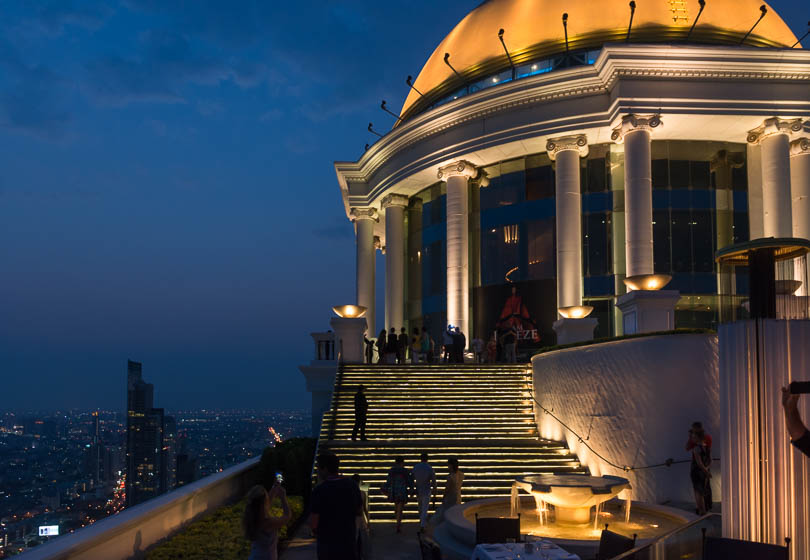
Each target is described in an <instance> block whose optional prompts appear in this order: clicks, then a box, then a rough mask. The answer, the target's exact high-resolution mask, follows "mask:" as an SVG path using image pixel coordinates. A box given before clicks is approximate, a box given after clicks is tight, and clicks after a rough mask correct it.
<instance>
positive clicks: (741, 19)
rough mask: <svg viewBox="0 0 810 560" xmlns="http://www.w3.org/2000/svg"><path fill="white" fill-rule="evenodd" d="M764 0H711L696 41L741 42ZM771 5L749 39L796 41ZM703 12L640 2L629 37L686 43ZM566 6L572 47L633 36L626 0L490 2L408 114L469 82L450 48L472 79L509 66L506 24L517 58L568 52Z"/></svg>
mask: <svg viewBox="0 0 810 560" xmlns="http://www.w3.org/2000/svg"><path fill="white" fill-rule="evenodd" d="M762 5H763V3H762V1H761V0H707V1H706V7H705V9H704V10H703V13H702V14H701V16H700V19H699V20H698V24H697V25H696V26H695V29H694V31H693V32H692V35H691V37H690V42H692V43H719V44H738V43H739V42H740V40H741V39H742V38H743V37H744V36H745V34H746V33H747V32H748V31H749V30H750V29H751V27H752V26H753V25H754V23H755V22H756V21H757V19H758V18H759V16H760V15H761V13H760V6H762ZM766 6H767V5H766ZM767 7H768V12H767V14H766V15H765V17H764V18H763V19H762V21H760V22H759V24H758V25H757V26H756V28H755V29H754V31H753V32H752V33H751V35H750V36H749V37H748V38H747V39H746V41H745V44H746V45H751V46H760V47H763V46H767V47H790V46H792V45H793V44H794V43H795V42H796V36H795V35H794V34H793V32H792V31H791V30H790V28H789V27H788V26H787V25H786V24H785V22H784V21H782V18H780V17H779V15H778V14H777V13H776V12H775V11H774V10H773V9H772V8H770V6H767ZM699 10H700V5H699V4H698V0H638V1H637V2H636V10H635V15H634V17H633V28H632V33H631V39H630V40H631V41H633V42H646V43H655V42H669V41H671V42H677V41H679V40H681V41H682V40H684V39H685V38H686V35H687V33H688V32H689V29H690V27H691V26H692V24H693V23H694V20H695V17H696V16H697V14H698V12H699ZM564 12H565V13H568V43H569V48H570V49H571V50H572V51H573V50H581V49H597V48H600V47H601V45H603V44H604V43H607V42H619V41H624V40H625V38H626V36H627V25H628V23H629V20H630V8H629V5H628V1H627V0H568V1H565V2H562V1H559V0H487V1H486V2H484V3H483V4H481V5H480V6H478V7H477V8H476V9H474V10H473V11H472V12H470V13H469V14H467V17H465V18H464V19H463V20H461V22H460V23H459V24H458V25H456V27H455V28H454V29H453V30H452V31H451V32H450V34H449V35H447V37H445V38H444V40H443V41H442V42H441V43H439V46H438V47H436V50H435V51H433V54H432V55H431V56H430V58H429V59H428V61H427V63H426V64H425V66H424V67H423V68H422V71H421V72H420V73H419V76H418V77H417V78H416V81H415V82H414V86H415V87H416V89H418V90H419V91H421V92H422V93H423V94H424V95H425V97H424V98H420V97H419V95H418V94H417V93H416V92H415V91H413V90H411V91H410V93H409V95H408V97H407V99H406V100H405V104H404V105H403V107H402V111H401V113H400V114H401V116H403V118H407V117H408V116H410V115H413V114H416V113H418V112H420V111H422V110H424V109H425V108H426V107H427V106H429V105H430V104H431V103H433V102H435V101H436V100H437V99H438V98H440V97H442V96H445V95H448V94H449V93H451V92H452V91H453V90H457V89H458V88H459V87H461V86H463V84H462V82H461V81H460V80H459V79H458V78H457V77H455V76H454V74H453V71H452V70H451V69H450V68H448V66H447V65H446V64H445V63H444V55H445V53H450V63H451V64H452V65H453V67H454V68H455V69H456V70H457V71H458V72H460V73H461V74H462V76H464V78H465V79H466V80H468V81H473V80H475V79H478V78H480V77H482V76H486V75H491V74H493V73H495V72H499V71H501V70H504V69H508V68H509V62H508V60H507V58H506V55H505V54H504V51H503V47H502V46H501V43H500V41H499V40H498V30H499V29H504V36H503V37H504V41H505V42H506V46H507V47H508V48H509V53H510V55H511V56H512V59H513V61H514V62H515V64H520V63H523V62H528V61H530V60H537V59H540V58H543V57H547V56H552V55H555V54H560V53H563V52H564V51H565V40H564V35H563V25H562V14H563V13H564Z"/></svg>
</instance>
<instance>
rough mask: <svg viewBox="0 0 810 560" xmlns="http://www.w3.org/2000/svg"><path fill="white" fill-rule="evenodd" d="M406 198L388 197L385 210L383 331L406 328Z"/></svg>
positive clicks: (402, 196)
mask: <svg viewBox="0 0 810 560" xmlns="http://www.w3.org/2000/svg"><path fill="white" fill-rule="evenodd" d="M407 206H408V197H407V196H405V195H402V194H389V195H388V196H386V197H385V198H384V199H383V200H382V207H383V209H384V210H385V330H386V331H389V332H390V330H391V327H394V328H395V329H396V331H397V333H399V329H401V328H402V327H404V326H405V208H407Z"/></svg>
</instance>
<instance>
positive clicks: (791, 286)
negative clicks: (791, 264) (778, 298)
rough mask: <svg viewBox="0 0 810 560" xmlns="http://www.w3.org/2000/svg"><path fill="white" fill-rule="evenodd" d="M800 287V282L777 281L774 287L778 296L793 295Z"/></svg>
mask: <svg viewBox="0 0 810 560" xmlns="http://www.w3.org/2000/svg"><path fill="white" fill-rule="evenodd" d="M801 286H802V281H801V280H777V281H776V282H775V286H774V287H775V288H776V293H777V294H778V295H782V296H789V295H793V294H795V293H796V290H798V289H799V288H801Z"/></svg>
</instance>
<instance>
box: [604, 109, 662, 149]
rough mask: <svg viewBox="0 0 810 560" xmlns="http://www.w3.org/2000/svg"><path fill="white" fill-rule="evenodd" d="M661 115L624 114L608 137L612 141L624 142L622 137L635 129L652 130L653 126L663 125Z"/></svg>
mask: <svg viewBox="0 0 810 560" xmlns="http://www.w3.org/2000/svg"><path fill="white" fill-rule="evenodd" d="M663 124H664V123H662V122H661V115H634V114H631V115H625V116H623V117H622V122H621V124H620V125H619V126H617V127H616V128H614V129H613V133H612V134H611V135H610V139H611V140H613V141H614V142H618V143H621V142H624V137H625V136H627V135H628V134H630V133H631V132H636V131H637V130H646V131H648V132H652V131H653V129H654V128H658V127H659V126H661V125H663Z"/></svg>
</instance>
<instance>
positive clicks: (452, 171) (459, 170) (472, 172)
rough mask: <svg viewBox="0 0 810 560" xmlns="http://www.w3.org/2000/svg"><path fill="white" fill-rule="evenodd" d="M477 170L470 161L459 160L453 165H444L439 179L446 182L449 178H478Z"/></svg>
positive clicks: (440, 169)
mask: <svg viewBox="0 0 810 560" xmlns="http://www.w3.org/2000/svg"><path fill="white" fill-rule="evenodd" d="M476 173H477V169H476V168H475V166H474V165H473V164H472V163H470V162H469V161H465V160H463V159H462V160H459V161H454V162H453V163H450V164H447V165H443V166H442V167H440V168H439V172H438V174H437V177H438V178H439V179H441V180H442V181H446V180H447V179H448V178H449V177H457V176H463V177H467V178H468V179H472V178H474V177H475V176H476Z"/></svg>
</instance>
